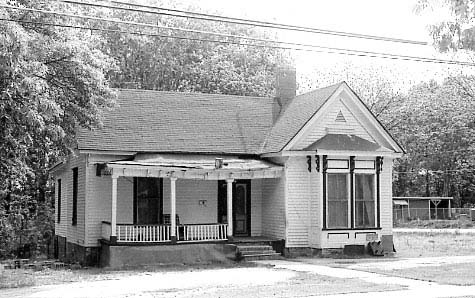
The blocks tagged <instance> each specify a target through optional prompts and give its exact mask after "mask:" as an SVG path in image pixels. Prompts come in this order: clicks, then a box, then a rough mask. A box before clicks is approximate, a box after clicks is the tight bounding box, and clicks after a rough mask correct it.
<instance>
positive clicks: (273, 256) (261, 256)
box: [243, 252, 282, 261]
mask: <svg viewBox="0 0 475 298" xmlns="http://www.w3.org/2000/svg"><path fill="white" fill-rule="evenodd" d="M281 258H282V256H281V255H280V253H277V252H273V253H263V254H252V255H251V254H249V255H243V259H244V261H258V260H278V259H281Z"/></svg>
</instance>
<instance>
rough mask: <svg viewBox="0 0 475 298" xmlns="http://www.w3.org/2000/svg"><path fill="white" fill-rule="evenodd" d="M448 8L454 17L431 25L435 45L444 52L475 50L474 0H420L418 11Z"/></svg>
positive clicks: (426, 11)
mask: <svg viewBox="0 0 475 298" xmlns="http://www.w3.org/2000/svg"><path fill="white" fill-rule="evenodd" d="M441 8H446V9H448V10H449V11H451V13H452V15H453V17H452V19H450V20H444V21H440V22H438V23H437V24H432V25H430V27H429V30H430V33H431V35H432V38H433V40H434V45H435V46H436V47H437V48H438V49H439V50H440V51H442V52H447V51H450V50H455V51H456V50H461V49H464V50H475V25H474V23H473V21H474V19H475V1H474V0H419V1H418V4H417V7H416V11H418V12H420V13H424V12H425V13H428V12H430V11H433V10H438V9H441Z"/></svg>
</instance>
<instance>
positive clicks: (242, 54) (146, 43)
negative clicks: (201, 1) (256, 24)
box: [99, 1, 285, 96]
mask: <svg viewBox="0 0 475 298" xmlns="http://www.w3.org/2000/svg"><path fill="white" fill-rule="evenodd" d="M161 2H162V1H149V4H151V5H158V6H160V4H161ZM174 5H175V6H177V5H182V7H183V8H184V9H187V10H194V11H196V10H197V9H196V8H190V7H186V6H183V4H181V3H175V4H174ZM105 16H106V17H108V18H115V19H121V20H127V21H132V22H140V23H148V24H157V23H158V24H159V25H161V26H167V27H178V28H183V29H189V30H201V31H212V32H216V33H220V34H231V35H245V36H252V37H263V38H268V37H269V34H268V33H266V32H264V31H259V30H258V29H255V28H252V27H244V26H237V25H232V24H226V23H220V22H207V21H200V20H193V19H183V18H171V17H166V16H157V15H153V14H147V13H130V12H123V11H110V12H108V13H107V14H106V15H105ZM101 26H106V28H109V29H113V30H130V26H128V25H124V24H111V25H104V24H102V25H101ZM140 31H141V32H144V33H152V34H153V33H157V30H156V29H154V28H149V29H147V28H140ZM159 32H160V33H161V34H164V35H167V36H170V37H156V36H147V35H142V36H137V35H131V34H123V33H119V32H112V33H111V32H101V33H99V34H101V36H102V37H103V38H104V43H103V44H102V48H101V49H102V51H103V52H105V53H108V55H110V56H112V57H114V58H115V59H116V61H117V62H118V66H119V69H120V71H119V72H114V73H111V74H110V80H111V82H112V85H113V86H114V87H118V88H130V87H132V88H143V89H149V90H165V91H185V92H203V93H223V94H234V95H255V96H272V95H273V92H274V89H273V84H274V69H275V67H276V66H277V64H280V63H283V61H284V60H285V59H284V58H283V56H282V51H281V50H276V49H272V48H264V47H251V46H248V47H246V46H240V45H235V44H229V43H226V42H239V41H240V40H239V38H236V37H232V38H231V37H230V38H223V37H211V36H208V35H203V34H199V33H193V32H189V33H183V32H177V31H175V30H168V29H160V31H159ZM174 36H175V37H188V38H192V39H194V40H187V39H182V38H173V37H174ZM200 39H212V40H218V41H223V43H219V42H218V43H214V42H208V41H202V40H200Z"/></svg>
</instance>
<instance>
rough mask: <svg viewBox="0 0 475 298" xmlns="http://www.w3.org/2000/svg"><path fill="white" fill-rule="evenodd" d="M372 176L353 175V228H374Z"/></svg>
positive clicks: (374, 197)
mask: <svg viewBox="0 0 475 298" xmlns="http://www.w3.org/2000/svg"><path fill="white" fill-rule="evenodd" d="M374 177H375V175H373V174H355V227H356V228H374V227H375V226H376V225H375V212H374V211H375V199H376V196H375V187H374V184H375V183H374V180H375V178H374Z"/></svg>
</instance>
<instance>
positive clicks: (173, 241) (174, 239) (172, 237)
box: [170, 236, 176, 244]
mask: <svg viewBox="0 0 475 298" xmlns="http://www.w3.org/2000/svg"><path fill="white" fill-rule="evenodd" d="M170 240H171V241H172V244H176V236H170Z"/></svg>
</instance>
